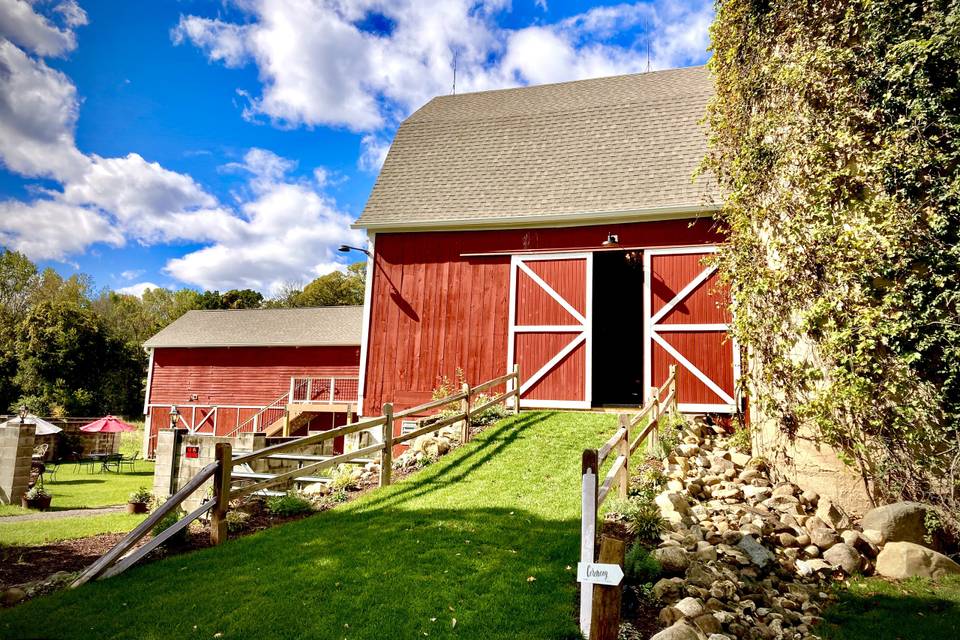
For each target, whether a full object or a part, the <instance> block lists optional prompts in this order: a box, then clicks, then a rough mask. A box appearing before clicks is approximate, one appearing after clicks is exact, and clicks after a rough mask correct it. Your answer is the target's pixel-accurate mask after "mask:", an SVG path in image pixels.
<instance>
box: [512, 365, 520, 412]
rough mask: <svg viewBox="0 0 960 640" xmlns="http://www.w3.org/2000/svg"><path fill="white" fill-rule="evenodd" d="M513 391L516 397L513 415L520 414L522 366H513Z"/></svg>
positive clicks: (514, 398) (514, 397)
mask: <svg viewBox="0 0 960 640" xmlns="http://www.w3.org/2000/svg"><path fill="white" fill-rule="evenodd" d="M513 389H514V391H516V392H517V393H516V395H514V396H513V415H515V416H516V415H519V414H520V365H519V364H514V365H513Z"/></svg>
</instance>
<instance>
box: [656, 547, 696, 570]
mask: <svg viewBox="0 0 960 640" xmlns="http://www.w3.org/2000/svg"><path fill="white" fill-rule="evenodd" d="M653 557H654V558H656V560H657V562H659V563H660V567H661V568H662V569H663V572H664V573H665V574H667V575H681V576H682V575H683V574H684V572H685V571H686V570H687V567H689V566H690V556H688V555H687V552H686V551H685V550H684V549H683V548H682V547H676V546H671V547H663V548H662V549H656V550H654V552H653Z"/></svg>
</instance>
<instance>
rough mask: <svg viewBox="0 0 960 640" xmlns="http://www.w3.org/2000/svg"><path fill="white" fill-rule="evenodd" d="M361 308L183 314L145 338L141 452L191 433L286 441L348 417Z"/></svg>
mask: <svg viewBox="0 0 960 640" xmlns="http://www.w3.org/2000/svg"><path fill="white" fill-rule="evenodd" d="M362 310H363V308H362V307H359V306H351V307H317V308H303V309H244V310H229V311H189V312H187V313H186V314H184V315H183V316H182V317H181V318H179V319H178V320H176V321H175V322H173V323H172V324H170V325H169V326H168V327H166V328H165V329H163V330H162V331H160V332H159V333H158V334H157V335H155V336H153V337H152V338H150V340H148V341H147V342H146V343H145V344H144V346H145V347H146V348H147V349H148V350H149V353H150V367H149V370H148V373H147V392H146V401H145V405H144V413H145V414H146V416H147V425H148V428H147V430H146V435H145V438H147V439H148V441H147V442H145V443H144V450H145V451H146V452H148V455H149V454H150V453H152V451H153V447H154V443H155V442H156V434H157V431H158V430H159V429H164V428H168V427H169V426H170V423H171V410H172V407H174V406H175V407H176V408H177V413H178V414H179V416H178V417H177V424H178V425H179V426H180V427H185V428H187V429H188V430H190V431H191V432H194V433H211V434H216V435H229V434H233V433H239V432H244V431H264V432H266V433H267V434H268V435H269V434H280V433H283V434H284V435H295V434H297V433H304V432H306V431H307V430H313V429H329V428H331V427H332V426H334V425H338V424H345V423H346V420H347V419H348V418H349V417H350V415H351V414H353V413H355V411H356V403H357V401H358V397H357V389H358V376H359V365H360V334H361V326H362Z"/></svg>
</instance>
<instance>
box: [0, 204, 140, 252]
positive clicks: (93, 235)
mask: <svg viewBox="0 0 960 640" xmlns="http://www.w3.org/2000/svg"><path fill="white" fill-rule="evenodd" d="M98 242H103V243H106V244H109V245H112V246H115V247H119V246H122V245H123V244H124V237H123V234H122V233H120V232H119V231H118V230H117V229H116V228H115V227H113V225H112V224H111V223H110V220H109V219H108V218H107V217H106V216H104V215H102V214H101V213H99V212H97V211H94V210H91V209H87V208H85V207H77V206H72V205H69V204H64V203H62V202H57V201H55V200H38V201H35V202H21V201H19V200H5V201H0V245H2V246H5V247H10V248H12V249H16V250H17V251H20V252H22V253H24V254H26V255H28V256H30V257H31V258H33V259H35V260H63V259H64V258H66V257H67V256H69V255H71V254H75V253H80V252H82V251H84V250H85V249H86V248H87V247H89V246H90V245H92V244H96V243H98Z"/></svg>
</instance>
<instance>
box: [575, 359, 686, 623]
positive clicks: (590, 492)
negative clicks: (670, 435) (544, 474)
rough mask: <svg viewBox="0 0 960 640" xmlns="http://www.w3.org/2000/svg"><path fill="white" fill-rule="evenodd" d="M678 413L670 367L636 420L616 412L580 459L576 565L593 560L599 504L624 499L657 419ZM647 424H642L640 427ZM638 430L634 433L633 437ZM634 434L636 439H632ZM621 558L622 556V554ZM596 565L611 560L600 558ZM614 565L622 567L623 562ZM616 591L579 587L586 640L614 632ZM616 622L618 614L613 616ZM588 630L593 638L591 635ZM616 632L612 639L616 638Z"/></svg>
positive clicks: (655, 437)
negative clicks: (614, 421) (613, 426)
mask: <svg viewBox="0 0 960 640" xmlns="http://www.w3.org/2000/svg"><path fill="white" fill-rule="evenodd" d="M676 411H677V367H676V365H673V366H671V367H670V375H669V376H667V380H666V382H664V383H663V386H661V387H653V388H651V389H650V396H649V400H647V402H646V404H644V405H643V407H642V408H641V409H640V412H639V413H637V414H635V415H632V416H631V415H629V414H626V413H621V414H620V415H619V427H618V428H617V431H616V433H614V434H613V436H611V437H610V439H609V440H607V441H606V442H605V443H603V446H601V447H600V448H599V449H584V450H583V457H582V460H581V474H582V476H583V478H582V484H581V505H582V507H581V513H580V562H581V563H592V562H595V561H596V560H595V558H596V555H595V554H596V546H597V534H598V531H597V528H598V527H597V513H598V511H599V509H600V506H601V505H602V504H603V501H604V500H606V499H607V497H608V496H609V495H610V492H611V491H612V490H613V489H614V487H616V489H617V493H618V495H619V496H620V497H621V498H626V497H627V490H628V488H629V485H630V456H631V455H632V454H633V453H634V452H635V451H636V450H637V449H638V448H639V447H640V445H641V444H643V443H644V442H646V443H647V446H648V447H657V446H659V430H658V428H659V426H660V418H662V417H663V416H664V415H666V414H667V413H673V412H676ZM644 421H646V422H644ZM638 431H639V433H637V432H638ZM634 434H636V435H634ZM611 455H616V459H614V461H613V465H612V466H611V467H610V470H609V471H607V473H606V475H605V476H604V478H603V482H601V483H600V484H599V485H598V483H597V480H598V477H599V472H600V468H601V467H602V466H603V463H604V462H606V460H607V459H608V458H609V457H610V456H611ZM621 555H622V554H621ZM601 561H603V562H609V561H610V559H608V558H603V557H601ZM618 562H620V564H622V563H623V558H622V557H621V558H619V560H618ZM619 601H620V587H607V586H599V585H597V586H593V587H591V585H589V584H586V583H584V584H581V585H580V630H581V631H582V632H583V635H584V637H586V638H589V639H590V640H606V637H607V636H606V634H603V633H602V631H601V630H602V629H610V628H613V629H616V628H617V625H612V627H611V625H608V624H606V622H608V621H609V617H610V616H609V615H608V613H609V608H610V607H616V611H619ZM616 617H617V623H619V615H616ZM591 630H593V632H594V634H593V635H591ZM616 637H617V636H616V631H614V632H613V636H612V638H616Z"/></svg>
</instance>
